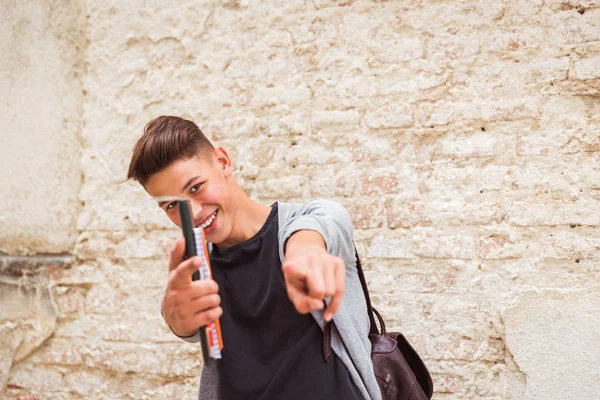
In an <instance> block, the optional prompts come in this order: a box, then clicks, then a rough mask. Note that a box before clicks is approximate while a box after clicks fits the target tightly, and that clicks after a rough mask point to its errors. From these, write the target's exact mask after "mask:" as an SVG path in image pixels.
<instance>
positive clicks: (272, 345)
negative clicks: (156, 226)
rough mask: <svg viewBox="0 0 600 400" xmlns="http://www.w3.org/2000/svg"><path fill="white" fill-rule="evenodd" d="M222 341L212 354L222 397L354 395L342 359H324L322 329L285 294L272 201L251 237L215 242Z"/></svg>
mask: <svg viewBox="0 0 600 400" xmlns="http://www.w3.org/2000/svg"><path fill="white" fill-rule="evenodd" d="M210 259H211V265H212V273H213V278H214V279H215V280H216V281H217V283H218V284H219V294H220V296H221V307H222V308H223V315H222V316H221V320H220V321H221V329H222V335H223V344H224V348H223V351H222V357H223V358H222V359H221V360H220V361H218V372H219V387H220V393H219V397H220V398H221V399H223V400H236V399H244V400H246V399H252V400H271V399H286V400H304V399H310V400H320V399H322V400H325V399H327V400H330V399H344V400H355V399H356V400H358V399H362V396H361V394H360V392H359V391H358V389H357V388H356V386H355V385H354V383H353V382H352V378H351V377H350V374H349V372H348V370H347V369H346V367H345V366H344V364H343V363H342V362H341V361H340V359H339V358H338V357H337V356H336V355H335V353H334V352H332V353H331V357H330V359H329V361H327V362H326V361H325V360H324V359H323V333H322V331H321V329H320V328H319V326H318V325H317V323H316V321H315V320H314V319H313V317H312V316H311V315H310V314H307V315H302V314H299V313H298V312H297V311H296V309H295V308H294V306H293V304H292V302H291V301H290V300H289V298H288V296H287V292H286V288H285V281H284V278H283V272H282V271H281V261H280V259H279V240H278V221H277V205H274V206H273V207H272V209H271V213H270V214H269V217H268V218H267V221H266V222H265V224H264V226H263V227H262V228H261V229H260V231H258V233H257V234H256V235H254V236H253V237H252V238H250V239H248V240H246V241H244V242H241V243H238V244H236V245H234V246H232V247H229V248H226V249H219V248H217V247H216V246H213V250H212V253H211V256H210Z"/></svg>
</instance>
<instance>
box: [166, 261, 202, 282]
mask: <svg viewBox="0 0 600 400" xmlns="http://www.w3.org/2000/svg"><path fill="white" fill-rule="evenodd" d="M201 264H202V261H201V260H200V257H197V256H194V257H192V258H188V259H187V260H185V261H184V262H182V263H181V264H179V266H178V267H177V268H175V269H174V270H172V271H171V272H169V285H171V287H174V286H177V287H181V286H184V285H189V284H191V283H192V275H193V274H194V272H196V271H197V270H198V268H199V267H200V265H201Z"/></svg>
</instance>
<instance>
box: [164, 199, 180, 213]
mask: <svg viewBox="0 0 600 400" xmlns="http://www.w3.org/2000/svg"><path fill="white" fill-rule="evenodd" d="M176 205H177V202H176V201H174V202H172V203H169V204H167V206H166V207H165V211H169V210H172V209H173V208H174V207H175V206H176Z"/></svg>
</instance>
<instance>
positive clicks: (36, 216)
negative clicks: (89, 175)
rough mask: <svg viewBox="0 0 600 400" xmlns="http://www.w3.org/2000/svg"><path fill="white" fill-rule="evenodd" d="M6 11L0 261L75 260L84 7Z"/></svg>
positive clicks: (46, 5)
mask: <svg viewBox="0 0 600 400" xmlns="http://www.w3.org/2000/svg"><path fill="white" fill-rule="evenodd" d="M0 7H1V9H2V12H1V15H0V21H1V22H2V23H1V24H0V38H1V40H0V54H2V56H1V57H0V93H1V97H2V101H1V102H0V126H2V135H0V149H1V150H0V151H1V152H2V153H1V157H0V169H1V170H2V174H1V180H0V186H1V188H2V202H0V253H8V254H32V253H51V254H55V253H62V252H70V251H72V250H73V248H74V246H75V241H76V238H77V230H76V220H77V214H78V207H79V201H78V199H77V193H78V191H79V188H80V186H81V167H80V165H81V161H80V153H81V148H80V144H79V140H78V134H79V132H80V131H81V127H82V121H81V117H82V115H81V114H82V109H83V92H82V87H81V84H82V82H81V74H82V72H83V70H82V68H83V64H82V61H83V54H82V53H83V50H84V46H85V40H84V39H83V35H82V28H83V23H82V21H81V17H82V12H81V4H80V3H79V2H77V1H54V2H44V1H27V2H23V1H16V0H2V1H1V2H0Z"/></svg>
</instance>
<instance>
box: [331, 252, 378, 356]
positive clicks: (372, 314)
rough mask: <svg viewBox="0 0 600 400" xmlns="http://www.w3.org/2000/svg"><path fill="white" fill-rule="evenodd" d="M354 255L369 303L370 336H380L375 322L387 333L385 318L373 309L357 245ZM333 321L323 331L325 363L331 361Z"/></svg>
mask: <svg viewBox="0 0 600 400" xmlns="http://www.w3.org/2000/svg"><path fill="white" fill-rule="evenodd" d="M354 255H355V256H356V269H357V271H358V279H359V280H360V286H361V287H362V290H363V294H364V295H365V300H366V302H367V314H368V315H369V322H370V323H371V327H370V328H369V335H379V334H380V331H379V329H378V328H377V323H376V322H375V317H377V320H378V321H379V325H380V326H381V334H385V333H386V329H385V322H383V318H382V317H381V314H379V312H378V311H377V310H376V309H374V308H373V306H372V305H371V296H369V288H368V287H367V281H366V279H365V274H364V272H363V269H362V266H361V263H360V257H359V256H358V250H357V249H356V245H355V246H354ZM332 323H333V321H331V322H328V323H326V324H325V327H324V329H323V357H324V358H325V361H327V360H329V356H331V324H332Z"/></svg>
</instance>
